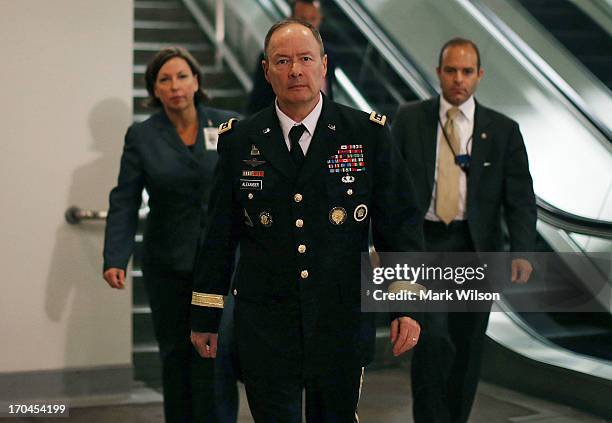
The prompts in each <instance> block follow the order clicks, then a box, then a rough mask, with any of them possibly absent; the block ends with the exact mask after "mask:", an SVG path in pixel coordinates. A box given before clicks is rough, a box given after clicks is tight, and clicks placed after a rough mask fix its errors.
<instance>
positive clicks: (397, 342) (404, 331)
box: [391, 317, 421, 357]
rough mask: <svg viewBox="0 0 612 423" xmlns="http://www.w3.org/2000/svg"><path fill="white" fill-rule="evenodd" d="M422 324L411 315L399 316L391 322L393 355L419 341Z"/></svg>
mask: <svg viewBox="0 0 612 423" xmlns="http://www.w3.org/2000/svg"><path fill="white" fill-rule="evenodd" d="M420 333H421V325H419V323H418V322H417V321H416V320H414V319H411V318H410V317H398V318H397V319H395V320H393V321H392V322H391V343H392V344H393V355H394V356H396V357H397V356H399V355H402V354H403V353H405V352H406V351H408V350H409V349H411V348H412V347H414V346H415V345H416V344H417V342H419V335H420Z"/></svg>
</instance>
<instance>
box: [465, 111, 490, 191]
mask: <svg viewBox="0 0 612 423" xmlns="http://www.w3.org/2000/svg"><path fill="white" fill-rule="evenodd" d="M490 123H491V117H490V116H489V114H488V113H487V111H486V110H485V109H483V107H482V106H480V105H479V104H478V102H476V110H475V112H474V132H473V133H472V154H471V155H470V175H469V177H468V187H467V188H468V190H467V191H468V198H471V197H472V196H473V195H474V193H475V192H476V188H477V186H478V181H479V179H480V175H481V173H482V166H483V162H484V160H485V158H486V157H487V152H488V151H489V146H490V145H491V142H493V139H492V137H491V134H490V132H489V131H488V126H489V124H490Z"/></svg>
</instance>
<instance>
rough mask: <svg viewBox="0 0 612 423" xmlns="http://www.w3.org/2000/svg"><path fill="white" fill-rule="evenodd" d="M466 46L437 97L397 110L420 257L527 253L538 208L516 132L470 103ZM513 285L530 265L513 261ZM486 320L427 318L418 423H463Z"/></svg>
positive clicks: (418, 375)
mask: <svg viewBox="0 0 612 423" xmlns="http://www.w3.org/2000/svg"><path fill="white" fill-rule="evenodd" d="M483 73H484V71H483V69H482V68H481V66H480V55H479V52H478V48H477V47H476V45H475V44H474V43H473V42H472V41H469V40H466V39H461V38H456V39H452V40H450V41H448V42H447V43H446V44H445V45H444V46H443V47H442V49H441V51H440V58H439V64H438V68H437V74H438V78H439V80H440V87H441V90H442V96H440V97H437V98H434V99H430V100H426V101H421V102H415V103H410V104H406V105H404V106H401V107H400V108H399V110H398V112H397V115H396V116H395V121H394V125H393V135H394V139H395V141H396V143H397V145H398V146H399V149H400V151H401V153H402V156H403V157H404V159H405V160H406V162H407V165H408V167H409V168H410V170H411V173H412V175H413V176H414V180H415V188H416V191H417V195H418V198H419V201H420V203H421V206H422V208H423V209H425V210H428V211H427V213H426V215H425V224H424V233H425V245H426V250H427V251H432V252H440V251H460V252H466V251H503V248H504V245H503V237H502V226H501V220H502V219H501V217H502V211H503V216H504V218H505V222H506V224H507V227H508V231H509V235H510V250H511V251H512V252H515V253H517V254H514V257H520V252H529V251H533V249H534V245H535V237H536V236H535V234H536V231H535V222H536V204H535V196H534V193H533V187H532V180H531V175H530V173H529V166H528V162H527V153H526V151H525V146H524V143H523V138H522V136H521V133H520V131H519V127H518V124H517V123H516V122H514V121H513V120H511V119H509V118H508V117H506V116H504V115H502V114H500V113H498V112H495V111H493V110H491V109H488V108H486V107H484V106H482V105H480V104H479V103H477V102H476V101H475V100H474V96H473V94H474V92H475V91H476V88H477V86H478V83H479V81H480V79H481V78H482V76H483ZM511 267H512V275H511V279H512V281H513V282H517V283H524V282H526V281H527V280H528V279H529V276H530V274H531V270H532V268H531V265H530V263H529V262H528V261H527V260H525V259H521V258H516V259H515V260H512V265H511ZM488 318H489V313H488V312H462V313H442V312H439V313H425V314H424V316H423V317H422V318H421V319H419V320H421V323H422V335H421V341H420V342H419V345H418V347H417V348H416V349H415V353H414V357H413V360H412V387H413V398H414V408H413V411H414V418H415V422H417V423H421V422H422V423H425V422H426V423H434V422H453V423H455V422H466V421H467V419H468V417H469V413H470V409H471V406H472V402H473V399H474V395H475V392H476V387H477V384H478V377H479V370H480V361H481V354H482V347H483V341H484V334H485V331H486V327H487V323H488Z"/></svg>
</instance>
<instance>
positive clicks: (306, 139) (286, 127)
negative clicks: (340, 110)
mask: <svg viewBox="0 0 612 423" xmlns="http://www.w3.org/2000/svg"><path fill="white" fill-rule="evenodd" d="M274 106H275V108H276V115H277V116H278V121H279V123H280V127H281V131H282V132H283V139H284V140H285V144H287V149H290V146H291V142H290V141H289V131H291V128H293V127H294V126H296V125H300V124H303V125H304V126H305V127H306V131H304V135H302V137H301V138H300V146H301V147H302V150H304V154H306V152H307V151H308V147H309V146H310V141H311V140H312V136H313V135H314V131H315V128H316V127H317V122H318V121H319V117H320V116H321V111H322V110H323V96H322V95H321V93H319V102H318V103H317V105H316V106H315V108H314V109H312V112H310V113H309V114H308V116H306V117H305V118H304V120H302V121H301V122H296V121H294V120H293V119H291V118H290V117H289V116H287V115H286V114H285V113H283V111H282V110H281V109H280V108H279V107H278V99H277V100H275V101H274Z"/></svg>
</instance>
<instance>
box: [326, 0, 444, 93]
mask: <svg viewBox="0 0 612 423" xmlns="http://www.w3.org/2000/svg"><path fill="white" fill-rule="evenodd" d="M334 2H335V3H336V5H337V6H338V7H339V8H340V10H342V11H343V12H344V13H345V14H346V16H348V18H349V19H350V20H351V21H352V22H353V24H354V25H355V26H356V27H357V28H358V29H359V30H360V31H361V33H362V34H363V35H364V36H365V37H366V39H367V40H368V41H369V42H370V44H371V45H372V46H373V47H374V48H375V49H376V50H377V51H378V53H379V54H380V55H381V56H382V57H383V58H384V59H385V60H386V62H387V63H388V64H389V65H390V66H391V68H392V69H393V70H394V71H395V72H397V74H398V76H399V77H400V78H401V79H402V80H403V81H404V82H405V83H406V84H407V85H408V86H409V87H410V88H411V89H412V91H414V93H415V94H416V95H417V96H418V97H420V98H421V99H426V98H430V97H432V96H435V95H437V90H436V88H435V87H434V85H433V84H432V83H431V82H430V81H429V80H428V79H426V78H424V77H423V75H424V72H422V71H421V70H420V69H419V68H418V66H417V65H416V64H415V63H414V61H412V60H410V57H409V56H408V54H407V53H405V52H401V51H400V49H399V48H398V47H397V46H396V45H395V44H394V43H393V41H392V40H391V39H390V38H389V37H388V36H387V34H386V33H385V32H384V30H382V28H381V26H380V25H378V23H376V22H375V20H374V19H373V18H372V16H371V15H370V13H369V12H368V11H367V10H366V9H365V8H364V7H363V6H362V5H361V4H359V2H357V1H354V0H334Z"/></svg>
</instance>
